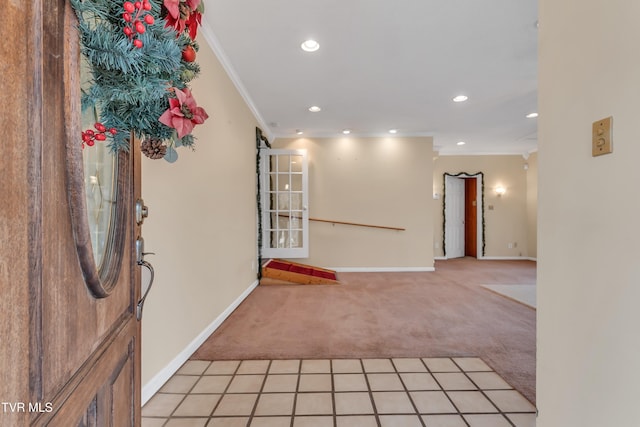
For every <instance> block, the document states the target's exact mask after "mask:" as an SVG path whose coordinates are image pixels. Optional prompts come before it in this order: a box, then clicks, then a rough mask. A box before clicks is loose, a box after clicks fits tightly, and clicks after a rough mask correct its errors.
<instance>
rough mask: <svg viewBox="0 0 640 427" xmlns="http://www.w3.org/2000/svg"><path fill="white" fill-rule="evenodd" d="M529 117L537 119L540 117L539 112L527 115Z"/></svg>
mask: <svg viewBox="0 0 640 427" xmlns="http://www.w3.org/2000/svg"><path fill="white" fill-rule="evenodd" d="M525 117H526V118H527V119H535V118H536V117H538V113H529V114H527V115H526V116H525Z"/></svg>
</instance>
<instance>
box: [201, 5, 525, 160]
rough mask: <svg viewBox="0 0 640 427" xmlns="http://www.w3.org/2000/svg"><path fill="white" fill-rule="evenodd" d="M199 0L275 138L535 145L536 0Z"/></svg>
mask: <svg viewBox="0 0 640 427" xmlns="http://www.w3.org/2000/svg"><path fill="white" fill-rule="evenodd" d="M205 3H206V13H205V18H204V23H203V33H204V34H205V38H206V39H207V40H208V41H209V42H210V44H212V45H213V48H214V50H215V51H216V53H217V54H218V56H219V58H220V60H221V62H222V63H223V65H224V66H225V68H226V69H227V72H229V74H230V76H231V78H232V79H233V80H234V82H235V83H236V86H237V87H238V89H239V90H240V92H241V94H242V95H243V96H244V98H245V100H246V101H247V102H248V104H249V106H250V107H251V108H252V109H253V111H254V113H255V114H256V115H257V117H258V120H259V121H260V122H261V126H263V127H264V129H263V131H264V132H265V133H266V134H267V135H269V136H270V137H271V138H274V137H296V136H297V135H296V131H297V130H301V131H303V132H304V134H303V135H304V136H309V137H334V136H343V134H342V131H343V129H350V130H351V131H352V133H351V135H352V136H383V135H384V136H389V133H388V130H389V129H397V130H398V132H397V135H398V136H433V138H434V146H435V149H436V150H438V151H439V152H440V154H441V155H446V154H507V153H516V154H525V155H526V153H529V152H532V151H534V150H535V149H536V147H537V119H527V118H525V116H526V115H527V114H528V113H531V112H535V111H536V109H537V0H517V1H514V0H482V1H479V0H395V1H391V0H269V1H264V0H262V1H258V0H253V1H251V0H206V1H205ZM310 38H311V39H314V40H316V41H317V42H318V43H319V44H320V49H319V50H318V51H316V52H313V53H308V52H305V51H303V50H302V49H301V47H300V45H301V43H302V42H303V41H305V40H307V39H310ZM459 94H465V95H467V96H468V97H469V99H468V101H466V102H462V103H454V102H453V101H452V98H453V97H454V96H456V95H459ZM312 105H317V106H320V107H321V108H322V111H320V112H318V113H312V112H310V111H309V110H308V108H309V107H310V106H312ZM460 141H464V142H465V143H466V144H465V145H458V144H457V143H458V142H460Z"/></svg>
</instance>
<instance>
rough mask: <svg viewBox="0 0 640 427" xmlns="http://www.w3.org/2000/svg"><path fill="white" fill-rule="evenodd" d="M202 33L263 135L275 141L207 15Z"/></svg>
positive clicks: (205, 15) (202, 25) (203, 20)
mask: <svg viewBox="0 0 640 427" xmlns="http://www.w3.org/2000/svg"><path fill="white" fill-rule="evenodd" d="M200 33H201V34H202V35H203V36H204V39H205V40H206V42H207V44H208V45H209V47H210V48H211V50H212V51H213V54H214V55H215V56H216V57H217V58H218V61H220V64H221V65H222V68H223V69H224V71H225V72H226V73H227V75H228V76H229V79H230V80H231V82H232V83H233V85H234V86H235V87H236V89H237V91H238V93H240V96H241V97H242V99H243V100H244V102H245V103H246V104H247V106H248V107H249V109H250V110H251V113H253V115H254V117H255V118H256V121H257V122H258V125H259V126H260V128H261V129H262V133H263V134H264V135H265V136H266V137H267V139H269V140H273V138H274V136H273V132H272V131H271V129H270V128H269V126H268V125H267V123H266V122H265V120H264V118H263V117H262V114H260V111H259V110H258V108H257V107H256V105H255V103H254V102H253V99H251V96H250V95H249V92H248V91H247V89H246V88H245V87H244V84H242V80H240V77H239V76H238V73H236V71H235V69H234V68H233V65H231V61H229V58H228V57H227V55H226V53H225V52H224V49H222V45H221V44H220V41H219V40H218V37H217V36H216V35H215V32H214V31H213V28H212V27H211V24H210V23H209V20H208V19H207V14H206V13H205V14H204V15H203V16H202V24H201V26H200Z"/></svg>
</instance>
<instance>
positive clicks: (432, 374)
mask: <svg viewBox="0 0 640 427" xmlns="http://www.w3.org/2000/svg"><path fill="white" fill-rule="evenodd" d="M424 359H425V358H420V361H422V364H423V365H424V366H425V368H427V372H429V373H430V374H431V376H432V377H433V380H434V381H435V382H436V384H438V387H440V390H441V391H442V393H443V394H444V395H445V397H446V398H447V399H448V400H449V402H450V403H451V405H452V406H453V407H454V409H455V410H456V411H457V414H458V416H459V417H460V418H461V419H462V421H463V422H464V423H465V424H466V425H467V426H469V423H468V422H467V419H466V418H465V417H464V416H463V415H462V412H460V409H458V407H457V406H456V404H455V403H454V402H453V400H451V397H449V393H447V390H445V388H444V387H443V386H442V383H441V382H440V381H438V378H437V377H436V376H435V374H437V373H446V372H434V371H432V370H431V368H429V365H428V364H427V362H425V361H424ZM443 359H447V360H450V361H451V363H454V362H453V358H451V357H445V358H443ZM454 365H455V363H454ZM456 366H457V365H456Z"/></svg>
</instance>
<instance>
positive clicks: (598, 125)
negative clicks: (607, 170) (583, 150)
mask: <svg viewBox="0 0 640 427" xmlns="http://www.w3.org/2000/svg"><path fill="white" fill-rule="evenodd" d="M612 130H613V117H607V118H606V119H602V120H598V121H597V122H593V129H592V137H591V140H592V141H591V146H592V147H591V154H592V155H593V157H596V156H601V155H603V154H609V153H612V152H613V138H612V133H613V132H612Z"/></svg>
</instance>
